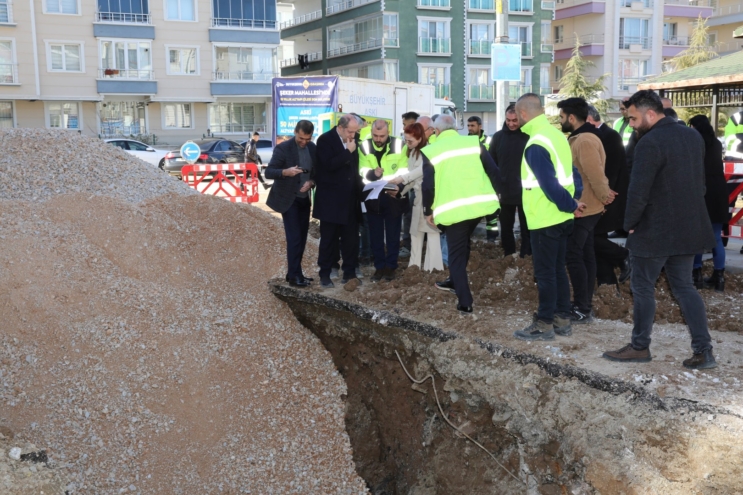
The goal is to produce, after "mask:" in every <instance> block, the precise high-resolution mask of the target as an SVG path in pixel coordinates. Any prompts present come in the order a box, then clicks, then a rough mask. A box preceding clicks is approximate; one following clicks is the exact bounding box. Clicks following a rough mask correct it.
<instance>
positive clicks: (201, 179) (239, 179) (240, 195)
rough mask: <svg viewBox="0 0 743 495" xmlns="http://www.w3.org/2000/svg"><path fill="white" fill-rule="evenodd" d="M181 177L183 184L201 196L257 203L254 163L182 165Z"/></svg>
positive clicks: (256, 176)
mask: <svg viewBox="0 0 743 495" xmlns="http://www.w3.org/2000/svg"><path fill="white" fill-rule="evenodd" d="M228 175H230V176H232V177H228ZM181 177H182V178H183V182H185V183H186V184H188V185H189V186H190V187H192V188H194V189H196V190H197V191H199V192H201V193H202V194H209V195H211V196H219V197H221V198H224V199H226V200H228V201H232V202H233V203H256V202H258V167H257V166H256V164H255V163H217V164H214V165H184V166H183V168H182V169H181ZM220 193H221V194H220Z"/></svg>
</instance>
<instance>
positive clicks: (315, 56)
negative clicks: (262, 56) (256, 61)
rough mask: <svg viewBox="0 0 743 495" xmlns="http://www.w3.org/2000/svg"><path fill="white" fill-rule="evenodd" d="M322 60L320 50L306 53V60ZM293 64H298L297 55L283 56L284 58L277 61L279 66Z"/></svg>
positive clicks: (290, 65)
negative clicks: (292, 56) (291, 56)
mask: <svg viewBox="0 0 743 495" xmlns="http://www.w3.org/2000/svg"><path fill="white" fill-rule="evenodd" d="M321 60H322V52H314V53H308V54H307V62H319V61H321ZM295 65H299V59H298V58H297V57H294V58H285V59H284V60H281V61H279V67H280V68H282V69H283V68H284V67H292V66H295Z"/></svg>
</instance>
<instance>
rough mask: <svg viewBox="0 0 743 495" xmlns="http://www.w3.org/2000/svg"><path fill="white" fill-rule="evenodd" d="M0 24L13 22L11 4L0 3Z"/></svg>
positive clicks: (8, 2)
mask: <svg viewBox="0 0 743 495" xmlns="http://www.w3.org/2000/svg"><path fill="white" fill-rule="evenodd" d="M0 24H13V4H12V3H10V1H7V2H5V3H0Z"/></svg>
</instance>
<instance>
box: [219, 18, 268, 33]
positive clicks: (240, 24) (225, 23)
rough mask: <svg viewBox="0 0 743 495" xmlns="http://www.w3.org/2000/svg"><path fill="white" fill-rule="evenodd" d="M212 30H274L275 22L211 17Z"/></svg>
mask: <svg viewBox="0 0 743 495" xmlns="http://www.w3.org/2000/svg"><path fill="white" fill-rule="evenodd" d="M212 27H213V28H232V29H271V30H274V29H276V21H271V20H267V19H262V20H258V19H235V18H231V17H212Z"/></svg>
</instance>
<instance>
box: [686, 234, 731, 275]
mask: <svg viewBox="0 0 743 495" xmlns="http://www.w3.org/2000/svg"><path fill="white" fill-rule="evenodd" d="M712 231H713V232H714V233H715V240H717V244H715V247H713V248H712V262H713V263H714V266H715V270H723V269H725V246H723V245H722V224H721V223H713V224H712ZM694 268H702V255H701V254H697V255H696V256H694Z"/></svg>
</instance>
